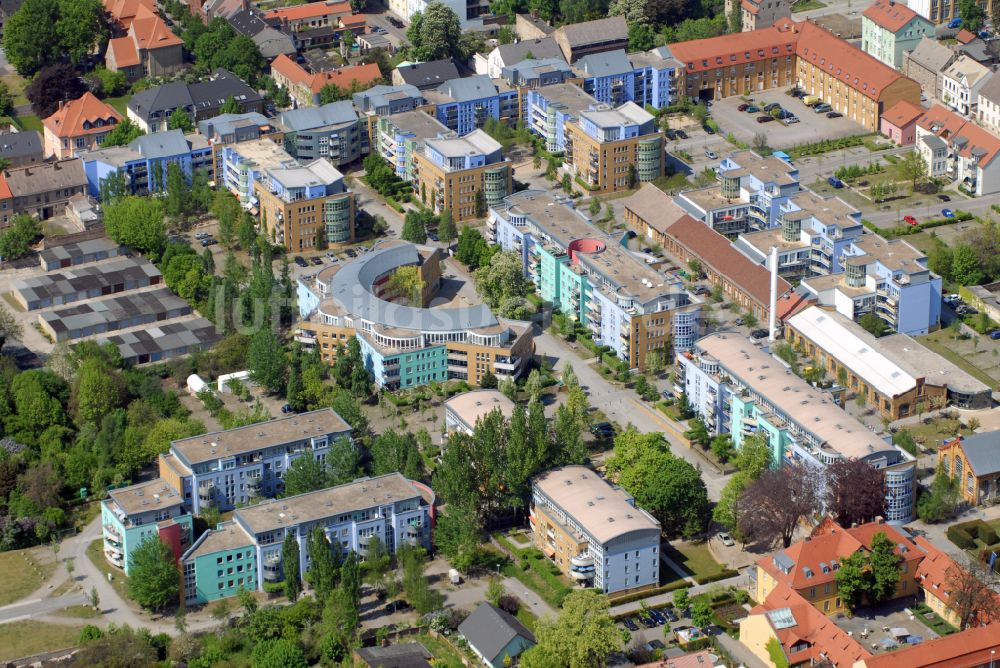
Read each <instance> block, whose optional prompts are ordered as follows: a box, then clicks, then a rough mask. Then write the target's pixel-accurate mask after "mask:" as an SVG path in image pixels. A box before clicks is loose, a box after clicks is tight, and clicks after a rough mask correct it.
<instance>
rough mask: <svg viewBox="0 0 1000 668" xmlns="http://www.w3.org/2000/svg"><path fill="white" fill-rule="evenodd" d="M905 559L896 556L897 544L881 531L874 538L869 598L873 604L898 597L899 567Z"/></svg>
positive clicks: (870, 566)
mask: <svg viewBox="0 0 1000 668" xmlns="http://www.w3.org/2000/svg"><path fill="white" fill-rule="evenodd" d="M902 561H903V558H902V557H901V556H900V555H898V554H896V544H895V543H894V542H892V540H890V539H889V537H888V536H886V534H885V532H884V531H879V532H878V533H877V534H875V535H874V536H872V545H871V553H870V554H869V555H868V568H869V577H870V580H871V584H870V585H869V588H868V596H869V597H870V598H871V600H872V602H873V603H882V602H884V601H888V600H889V599H891V598H892V597H894V596H895V595H896V585H898V584H899V578H900V570H899V565H900V563H901V562H902Z"/></svg>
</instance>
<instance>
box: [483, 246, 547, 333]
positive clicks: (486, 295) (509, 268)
mask: <svg viewBox="0 0 1000 668" xmlns="http://www.w3.org/2000/svg"><path fill="white" fill-rule="evenodd" d="M532 288H533V285H532V283H531V281H530V280H528V278H527V277H526V276H525V275H524V269H523V265H522V262H521V258H520V256H519V255H518V254H517V253H515V252H513V251H504V252H500V253H497V254H496V255H494V256H493V257H491V258H490V261H489V264H487V265H485V266H481V267H480V268H479V269H478V270H477V271H476V289H477V290H478V291H479V294H480V295H481V296H482V298H483V301H484V302H486V303H487V304H488V305H489V306H490V308H491V309H493V311H494V312H496V313H497V314H498V315H500V316H503V317H505V318H520V317H523V316H524V311H525V300H526V297H527V295H528V293H529V292H530V291H531V290H532Z"/></svg>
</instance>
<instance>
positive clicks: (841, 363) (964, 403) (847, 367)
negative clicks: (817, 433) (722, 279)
mask: <svg viewBox="0 0 1000 668" xmlns="http://www.w3.org/2000/svg"><path fill="white" fill-rule="evenodd" d="M785 339H786V340H787V341H788V342H789V343H791V344H793V345H795V346H796V347H797V348H799V349H800V350H802V351H803V352H805V354H807V355H809V356H810V357H811V358H812V360H813V364H815V365H818V366H819V367H820V368H822V369H826V370H827V371H828V372H829V374H830V375H831V377H833V378H838V379H840V380H843V381H844V385H845V386H846V387H847V388H848V389H849V390H851V391H853V392H856V393H857V394H860V395H862V396H863V397H864V398H865V403H866V404H867V405H869V406H872V407H873V408H875V409H876V410H878V411H879V413H881V414H882V415H884V416H886V417H887V418H888V419H890V420H893V421H895V420H898V419H900V418H904V417H907V416H909V415H913V414H914V413H916V414H918V415H919V414H920V413H922V412H926V411H927V410H929V409H930V408H931V406H932V405H935V404H936V402H938V401H940V402H941V404H942V405H943V404H945V403H951V404H954V405H955V406H957V407H959V408H966V409H976V408H988V407H989V406H990V405H991V399H990V388H989V387H988V386H987V385H985V384H984V383H982V382H981V381H979V380H976V379H975V378H973V377H972V376H970V375H969V374H968V373H966V372H964V371H962V370H961V369H959V368H958V367H956V366H955V365H954V364H952V363H951V362H949V361H947V360H945V359H944V358H942V357H941V356H939V355H938V354H937V353H934V352H932V351H930V350H928V349H926V348H924V347H923V346H921V345H920V344H919V343H917V342H916V341H914V340H913V339H912V338H911V337H909V336H907V335H906V334H892V335H890V336H884V337H881V338H879V337H876V336H874V335H873V334H871V333H870V332H868V331H867V330H866V329H864V328H863V327H861V326H860V325H858V324H857V323H855V322H854V321H852V320H850V319H849V318H847V317H845V316H843V315H841V314H839V313H837V312H836V311H828V310H824V309H821V308H819V307H816V306H810V307H808V308H806V309H804V310H802V311H799V312H798V313H796V314H794V315H792V316H791V317H790V318H788V319H787V320H786V321H785ZM841 369H843V371H841Z"/></svg>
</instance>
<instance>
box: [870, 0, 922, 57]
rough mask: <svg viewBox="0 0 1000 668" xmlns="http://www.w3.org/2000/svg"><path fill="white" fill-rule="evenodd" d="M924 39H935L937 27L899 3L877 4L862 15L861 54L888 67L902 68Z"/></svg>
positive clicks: (886, 0) (878, 0)
mask: <svg viewBox="0 0 1000 668" xmlns="http://www.w3.org/2000/svg"><path fill="white" fill-rule="evenodd" d="M924 37H929V38H931V39H933V38H934V24H933V23H931V22H930V21H928V20H927V19H925V18H924V17H923V16H920V14H917V13H916V12H915V11H913V10H912V9H910V8H909V7H907V6H906V5H904V4H902V3H900V2H896V0H875V2H874V3H872V4H871V6H869V7H868V9H866V10H865V11H864V13H863V14H862V15H861V48H862V50H864V52H865V53H867V54H868V55H870V56H874V57H875V58H877V59H879V60H880V61H882V62H883V63H885V64H886V65H888V66H889V67H895V68H897V69H898V68H900V67H902V66H903V54H904V53H905V52H907V51H913V49H915V48H916V47H917V44H918V43H919V42H920V40H921V39H923V38H924Z"/></svg>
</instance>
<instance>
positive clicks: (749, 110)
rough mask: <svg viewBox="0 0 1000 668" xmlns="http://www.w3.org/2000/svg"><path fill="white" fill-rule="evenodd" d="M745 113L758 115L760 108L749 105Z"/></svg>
mask: <svg viewBox="0 0 1000 668" xmlns="http://www.w3.org/2000/svg"><path fill="white" fill-rule="evenodd" d="M746 112H747V113H748V114H759V113H760V107H758V106H757V105H755V104H751V105H750V106H749V107H747V108H746Z"/></svg>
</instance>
